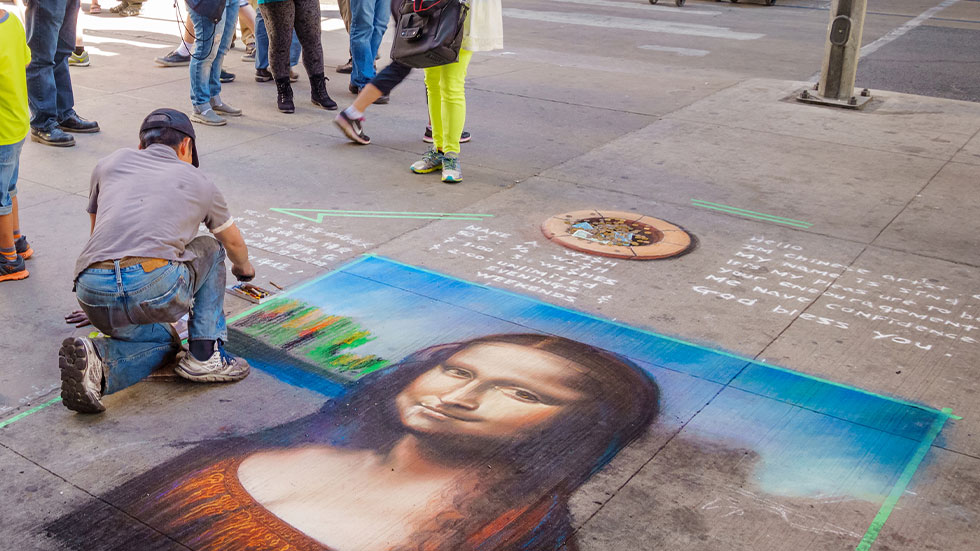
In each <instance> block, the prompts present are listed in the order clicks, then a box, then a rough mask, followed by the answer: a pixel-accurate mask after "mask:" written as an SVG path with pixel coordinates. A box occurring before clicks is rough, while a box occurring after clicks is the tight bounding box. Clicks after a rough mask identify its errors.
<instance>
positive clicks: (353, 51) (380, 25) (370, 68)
mask: <svg viewBox="0 0 980 551" xmlns="http://www.w3.org/2000/svg"><path fill="white" fill-rule="evenodd" d="M390 7H391V2H390V0H351V3H350V13H351V20H350V55H351V61H353V64H354V69H353V70H352V71H351V74H350V82H351V84H353V85H354V86H357V87H358V88H361V87H364V86H365V85H366V84H367V83H368V82H371V79H372V78H374V74H375V70H374V58H375V56H377V55H378V48H380V47H381V38H382V37H383V36H384V34H385V29H387V28H388V20H389V19H390V18H391V11H390V10H389V8H390Z"/></svg>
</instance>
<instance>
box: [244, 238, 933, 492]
mask: <svg viewBox="0 0 980 551" xmlns="http://www.w3.org/2000/svg"><path fill="white" fill-rule="evenodd" d="M289 296H290V297H292V298H297V299H300V300H303V301H305V302H307V303H309V304H313V305H316V306H319V307H320V308H321V309H322V310H323V311H324V312H325V313H328V314H335V315H342V316H349V317H351V318H353V319H354V320H355V321H357V322H358V323H359V324H360V325H361V326H362V327H364V328H365V329H367V330H369V331H371V333H372V334H373V335H374V336H375V339H374V340H373V341H371V342H369V343H367V344H365V345H362V346H360V347H358V348H357V349H356V350H354V351H353V352H355V353H357V354H359V355H365V354H377V355H379V356H381V357H383V358H385V359H388V360H391V361H392V362H397V361H398V360H400V359H401V358H403V357H405V356H407V355H408V354H410V353H412V352H414V351H416V350H419V349H421V348H425V347H428V346H432V345H435V344H441V343H447V342H456V341H461V340H466V339H470V338H473V337H478V336H484V335H489V334H494V333H516V332H543V333H550V334H555V335H561V336H564V337H568V338H572V339H575V340H579V341H582V342H586V343H589V344H592V345H594V346H598V347H601V348H604V349H607V350H610V351H613V352H617V353H619V354H622V355H624V356H627V357H629V358H630V359H632V360H634V361H635V362H637V363H638V364H639V365H641V366H642V367H643V368H644V369H646V370H647V371H648V372H649V373H650V374H651V375H652V376H653V377H654V378H655V379H656V380H657V382H658V384H659V385H660V387H661V390H662V394H663V399H662V404H661V407H662V414H661V417H660V420H659V422H660V424H667V425H673V426H676V427H680V426H681V425H683V424H684V423H686V422H688V421H690V422H689V423H688V424H687V426H686V427H685V428H684V434H685V435H688V436H691V437H694V438H698V439H707V440H710V441H713V442H718V443H721V444H724V445H727V446H731V447H733V448H744V449H750V450H753V451H755V452H756V453H757V454H758V455H759V460H758V461H757V463H756V466H755V473H754V475H755V476H754V479H755V482H756V483H757V484H758V486H759V488H760V489H761V490H763V491H765V492H767V493H770V494H774V495H783V496H794V497H810V498H830V497H840V498H857V499H865V500H868V501H872V502H877V501H881V500H883V499H884V497H885V496H886V495H887V494H888V492H889V491H890V490H891V488H892V486H893V485H894V484H895V481H896V480H897V479H898V477H899V475H900V474H901V472H902V470H903V469H904V467H905V465H906V464H907V463H908V461H909V459H910V458H911V457H912V455H913V454H914V453H915V450H916V449H917V448H918V447H919V445H920V443H921V441H922V439H923V437H924V436H925V434H926V432H927V431H928V429H929V427H930V426H931V425H932V424H933V422H934V421H935V420H936V417H937V414H936V412H935V411H934V410H930V409H929V408H923V407H917V406H916V405H914V404H909V403H906V402H902V401H898V400H891V399H888V398H885V397H881V396H876V395H872V394H867V393H863V392H860V391H859V390H855V389H850V388H848V387H843V386H841V385H833V384H829V383H826V382H822V381H819V380H815V379H813V378H809V377H805V376H800V375H798V374H795V373H793V372H792V371H789V370H785V369H781V368H777V367H773V366H767V365H764V364H757V363H752V362H749V361H748V360H745V359H743V358H738V357H735V356H733V355H730V354H727V353H725V352H724V351H721V350H712V349H710V348H707V347H704V346H696V345H692V344H687V343H682V342H679V341H677V340H674V339H670V338H667V337H663V336H660V335H657V334H655V333H652V332H649V331H644V330H641V329H637V328H633V327H628V326H624V325H622V324H618V323H613V322H610V321H607V320H602V319H598V318H595V317H592V316H589V315H586V314H582V313H579V312H575V311H572V310H567V309H563V308H560V307H556V306H554V305H551V304H545V303H542V302H538V301H536V300H534V299H531V298H528V297H524V296H521V295H516V294H512V293H508V292H504V291H500V290H496V289H491V288H488V287H483V286H479V285H476V284H472V283H468V282H465V281H461V280H458V279H454V278H450V277H447V276H442V275H440V274H435V273H432V272H428V271H424V270H420V269H417V268H413V267H411V266H406V265H403V264H399V263H397V262H393V261H390V260H387V259H383V258H378V257H365V258H363V259H361V260H359V261H356V262H354V263H352V264H349V265H347V266H345V267H344V268H342V269H341V270H339V271H337V272H334V273H332V274H330V275H328V276H326V277H324V278H322V279H319V280H317V281H315V282H313V283H311V284H309V285H306V286H305V287H302V288H300V289H298V290H297V291H294V292H292V293H290V294H289ZM259 367H261V366H259ZM291 382H293V383H294V384H296V383H297V381H291ZM299 384H302V383H301V382H300V383H299ZM304 386H305V385H304ZM699 410H700V412H699ZM695 413H697V414H696V415H695ZM692 416H694V417H693V419H692Z"/></svg>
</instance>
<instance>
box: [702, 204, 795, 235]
mask: <svg viewBox="0 0 980 551" xmlns="http://www.w3.org/2000/svg"><path fill="white" fill-rule="evenodd" d="M693 205H694V206H696V207H702V208H706V209H711V210H717V211H720V212H724V213H726V214H734V215H736V216H745V217H747V218H755V219H757V220H763V221H766V222H773V223H776V224H784V225H786V226H792V227H794V228H800V229H804V230H808V229H810V224H806V223H804V224H799V223H796V222H784V221H782V220H775V219H772V218H767V217H765V216H759V215H755V214H748V213H744V212H737V211H734V210H729V209H726V208H721V207H713V206H711V205H702V204H699V203H693Z"/></svg>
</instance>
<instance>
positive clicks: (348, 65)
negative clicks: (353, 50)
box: [337, 58, 354, 75]
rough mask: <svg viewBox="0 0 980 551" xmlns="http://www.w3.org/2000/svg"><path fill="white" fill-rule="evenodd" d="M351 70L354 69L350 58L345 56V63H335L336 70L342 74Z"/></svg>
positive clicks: (346, 73) (349, 72) (347, 73)
mask: <svg viewBox="0 0 980 551" xmlns="http://www.w3.org/2000/svg"><path fill="white" fill-rule="evenodd" d="M353 70H354V60H353V59H351V58H347V63H341V64H340V65H337V72H338V73H341V74H344V75H349V74H351V72H352V71H353Z"/></svg>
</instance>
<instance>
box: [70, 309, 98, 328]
mask: <svg viewBox="0 0 980 551" xmlns="http://www.w3.org/2000/svg"><path fill="white" fill-rule="evenodd" d="M65 323H67V324H69V325H72V324H74V325H75V327H85V326H86V325H92V322H90V321H89V320H88V316H87V315H85V312H82V311H81V310H72V311H71V313H69V314H68V315H67V316H65Z"/></svg>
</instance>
